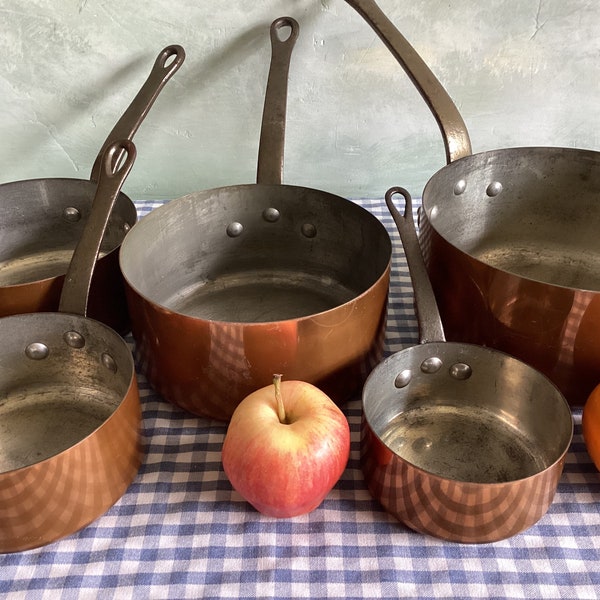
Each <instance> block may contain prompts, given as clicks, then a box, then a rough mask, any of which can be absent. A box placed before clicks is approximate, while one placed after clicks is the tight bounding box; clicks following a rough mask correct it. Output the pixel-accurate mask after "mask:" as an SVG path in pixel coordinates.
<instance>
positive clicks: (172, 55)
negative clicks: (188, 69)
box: [156, 44, 185, 71]
mask: <svg viewBox="0 0 600 600" xmlns="http://www.w3.org/2000/svg"><path fill="white" fill-rule="evenodd" d="M184 60H185V50H184V49H183V47H182V46H179V45H178V44H172V45H171V46H167V47H166V48H164V49H163V50H162V51H161V53H160V54H159V55H158V58H157V59H156V64H157V65H158V66H159V67H161V68H163V69H164V70H165V71H171V70H172V69H178V68H179V67H180V66H181V65H182V64H183V61H184Z"/></svg>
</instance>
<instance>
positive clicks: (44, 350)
mask: <svg viewBox="0 0 600 600" xmlns="http://www.w3.org/2000/svg"><path fill="white" fill-rule="evenodd" d="M48 354H50V350H49V349H48V346H46V344H42V343H41V342H33V344H29V346H27V348H25V355H26V356H27V358H31V360H42V359H44V358H47V356H48Z"/></svg>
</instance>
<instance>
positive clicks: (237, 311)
mask: <svg viewBox="0 0 600 600" xmlns="http://www.w3.org/2000/svg"><path fill="white" fill-rule="evenodd" d="M356 295H357V294H356V292H355V291H354V290H351V289H349V288H347V287H345V286H343V285H341V284H340V283H339V282H337V281H335V280H333V279H331V278H327V277H322V276H311V275H308V274H298V273H272V272H268V273H264V272H262V273H261V272H245V273H241V274H233V275H226V276H221V277H219V278H217V279H215V280H214V281H209V282H206V283H203V284H201V285H197V286H194V287H193V288H191V289H186V290H184V291H181V292H179V293H178V294H177V295H176V296H173V297H171V298H169V299H168V300H167V301H166V302H165V305H166V306H167V307H169V308H170V309H171V310H173V311H176V312H178V313H181V314H185V315H189V316H192V317H197V318H202V319H207V320H214V321H228V322H238V323H265V322H269V321H284V320H287V319H297V318H300V317H304V316H308V315H313V314H317V313H320V312H324V311H326V310H330V309H332V308H335V307H336V306H340V305H341V304H344V303H346V302H348V301H350V300H352V299H353V298H355V297H356Z"/></svg>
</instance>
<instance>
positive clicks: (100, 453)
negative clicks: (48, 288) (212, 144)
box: [0, 140, 142, 552]
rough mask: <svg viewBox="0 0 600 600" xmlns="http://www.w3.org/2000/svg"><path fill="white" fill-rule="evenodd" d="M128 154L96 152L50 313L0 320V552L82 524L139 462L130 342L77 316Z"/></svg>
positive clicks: (115, 494)
mask: <svg viewBox="0 0 600 600" xmlns="http://www.w3.org/2000/svg"><path fill="white" fill-rule="evenodd" d="M123 153H125V156H124V158H123V156H121V160H120V161H119V163H118V165H117V167H116V170H115V171H114V172H113V165H114V162H113V161H114V159H115V158H116V157H117V156H118V155H123ZM134 159H135V147H134V146H133V142H131V141H130V140H123V141H121V142H115V143H113V144H112V145H111V146H109V147H108V148H106V149H105V152H104V153H103V157H102V161H101V162H100V163H99V164H98V168H99V170H98V186H97V193H96V195H95V198H94V200H93V203H92V212H91V213H90V217H89V219H88V220H87V223H86V226H85V229H84V231H83V234H82V237H81V240H80V242H79V244H78V245H77V248H76V250H75V252H74V254H73V257H72V260H71V263H70V266H69V268H68V271H67V274H66V276H65V284H64V286H63V290H62V294H61V298H60V306H59V312H54V313H42V312H36V313H29V314H22V315H13V316H9V317H3V318H2V319H0V339H2V342H3V343H2V348H1V349H0V447H2V453H1V455H0V552H17V551H20V550H26V549H29V548H36V547H39V546H43V545H45V544H48V543H50V542H53V541H55V540H57V539H59V538H62V537H64V536H66V535H69V534H71V533H74V532H75V531H78V530H79V529H81V528H82V527H85V526H86V525H88V524H89V523H90V522H92V521H93V520H95V519H96V518H97V517H99V516H100V515H101V514H103V513H104V512H106V510H108V508H109V507H110V506H112V505H113V504H114V503H115V502H116V501H117V500H118V499H119V498H120V497H121V495H122V494H123V493H124V492H125V490H126V488H127V487H128V486H129V484H130V483H131V482H132V480H133V478H134V477H135V475H136V473H137V471H138V468H139V466H140V462H141V453H142V448H141V444H140V439H139V428H140V422H141V410H140V401H139V395H138V388H137V382H136V376H135V368H134V363H133V357H132V355H131V351H130V349H129V346H128V345H127V344H126V343H125V341H124V340H123V339H122V338H121V337H120V336H119V335H118V334H117V333H116V332H115V331H113V330H112V329H110V328H109V327H108V326H106V325H104V324H103V323H100V322H99V321H95V320H93V319H90V318H87V317H86V316H85V315H86V313H87V297H88V294H89V287H90V279H91V275H92V271H93V268H94V264H95V261H96V258H97V255H98V252H99V249H100V244H101V240H102V236H103V233H104V229H105V228H106V225H107V222H108V220H109V216H110V213H111V210H112V208H113V205H114V202H115V200H116V198H117V196H118V194H119V190H120V188H121V185H122V184H123V181H124V180H125V177H126V176H127V174H128V173H129V171H130V169H131V166H132V165H133V161H134Z"/></svg>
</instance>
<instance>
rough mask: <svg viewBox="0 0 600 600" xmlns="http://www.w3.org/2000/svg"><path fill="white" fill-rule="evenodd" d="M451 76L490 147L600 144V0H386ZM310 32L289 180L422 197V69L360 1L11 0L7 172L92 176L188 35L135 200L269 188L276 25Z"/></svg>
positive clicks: (437, 154) (0, 38)
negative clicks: (132, 108) (169, 54)
mask: <svg viewBox="0 0 600 600" xmlns="http://www.w3.org/2000/svg"><path fill="white" fill-rule="evenodd" d="M379 5H380V7H381V8H382V9H383V10H384V12H385V13H386V14H387V15H388V16H389V17H390V18H391V19H392V21H393V22H394V23H395V24H396V26H397V27H398V28H399V29H400V31H402V33H403V34H404V35H405V36H406V37H407V38H408V39H409V41H411V43H412V44H413V45H414V46H415V48H416V49H417V51H418V52H419V53H420V54H421V56H422V57H423V58H424V59H425V60H426V61H427V63H428V64H429V66H430V67H431V68H432V70H433V71H434V72H435V74H436V75H437V76H438V78H439V79H440V80H441V82H442V83H443V84H444V86H445V87H446V89H447V90H448V92H449V93H450V95H451V96H452V98H453V99H454V101H455V102H456V104H457V106H458V107H459V110H460V112H461V114H462V116H463V118H464V120H465V122H466V124H467V127H468V128H469V132H470V134H471V139H472V144H473V151H474V152H478V151H484V150H490V149H493V148H500V147H506V146H519V145H554V146H573V147H578V148H589V149H594V150H600V94H599V92H600V84H599V81H600V2H598V0H486V1H478V2H476V1H475V0H454V1H451V0H445V1H442V0H420V1H419V0H417V1H414V0H413V1H405V0H379ZM283 15H290V16H293V17H295V18H296V19H297V20H298V21H299V22H300V26H301V32H300V39H299V41H298V43H297V45H296V49H295V52H294V56H293V63H292V68H291V72H290V80H289V103H288V126H287V139H286V168H285V182H286V183H291V184H297V185H305V186H308V187H315V188H319V189H324V190H327V191H330V192H334V193H338V194H341V195H344V196H347V197H367V196H374V197H382V195H383V193H384V191H385V190H386V189H387V188H388V187H390V186H391V185H397V184H398V185H404V186H405V187H408V188H409V189H410V190H411V191H412V192H413V193H414V194H415V195H419V194H420V193H421V191H422V189H423V186H424V184H425V183H426V181H427V180H428V178H429V177H430V176H431V175H432V174H433V173H434V172H435V171H436V170H437V169H439V168H440V167H442V166H443V165H444V153H443V146H442V141H441V137H440V135H439V132H438V129H437V126H436V125H435V122H434V121H433V118H432V117H431V115H430V113H429V112H428V110H427V108H426V107H425V104H424V102H423V101H422V99H421V97H420V96H419V95H418V94H417V92H416V91H415V90H414V88H413V87H412V84H411V83H410V82H409V80H408V78H407V77H406V75H405V74H404V72H403V71H402V69H401V68H400V67H399V65H398V64H397V63H396V61H395V60H394V59H393V58H392V56H391V54H390V53H389V52H388V51H387V49H386V48H385V47H384V46H383V44H382V43H381V42H380V40H379V39H378V38H377V37H376V36H375V34H374V33H373V32H372V31H371V29H370V28H369V27H368V26H367V24H366V23H365V22H364V21H363V20H362V19H361V17H360V16H359V15H358V14H357V13H355V11H354V10H353V9H352V8H350V7H349V6H348V5H347V4H346V3H345V2H344V0H252V1H250V0H230V1H228V2H223V1H216V0H195V1H194V0H152V1H148V0H147V1H143V0H120V1H118V0H112V1H108V0H27V1H23V0H0V182H6V181H13V180H17V179H29V178H36V177H59V176H64V177H77V178H87V177H88V176H89V171H90V168H91V165H92V163H93V160H94V157H95V154H96V152H97V151H98V150H99V148H100V146H101V144H102V142H103V141H104V138H105V136H106V135H107V134H108V132H109V131H110V129H111V128H112V126H113V124H114V123H115V122H116V120H117V118H118V117H119V116H120V114H121V112H122V111H124V110H125V108H126V106H127V105H128V103H129V102H130V100H131V99H132V98H133V96H134V95H135V94H136V92H137V90H138V89H139V87H140V86H141V84H142V82H143V81H144V80H145V78H146V76H147V74H148V72H149V70H150V67H151V65H152V63H153V62H154V59H155V57H156V55H157V53H158V52H159V50H160V49H161V48H162V47H163V46H166V45H167V44H170V43H179V44H181V45H182V46H184V48H185V49H186V52H187V59H186V62H185V64H184V65H183V67H182V68H181V70H180V71H179V72H178V73H177V74H176V75H175V76H174V78H173V79H172V80H171V82H170V83H169V84H168V85H167V87H166V88H165V90H164V91H163V92H162V94H161V96H160V97H159V99H158V100H157V102H156V104H155V106H154V108H153V109H152V111H151V113H150V114H149V116H148V118H147V120H146V122H145V123H144V124H143V125H142V128H141V129H140V131H139V132H138V134H137V136H136V138H135V141H136V144H137V146H138V153H139V154H138V160H137V163H136V165H135V167H134V170H133V172H132V173H131V175H130V177H129V179H128V181H127V182H126V184H125V188H124V189H125V191H126V192H127V193H128V194H129V195H130V196H131V197H132V198H134V199H152V198H160V199H164V198H174V197H177V196H180V195H183V194H185V193H189V192H192V191H196V190H201V189H206V188H211V187H217V186H224V185H229V184H236V183H242V182H253V181H254V178H255V168H256V156H257V146H258V136H259V128H260V119H261V113H262V102H263V94H264V87H265V83H266V75H267V71H268V66H269V57H270V42H269V34H268V28H269V25H270V23H271V21H272V20H273V19H274V18H276V17H278V16H283Z"/></svg>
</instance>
